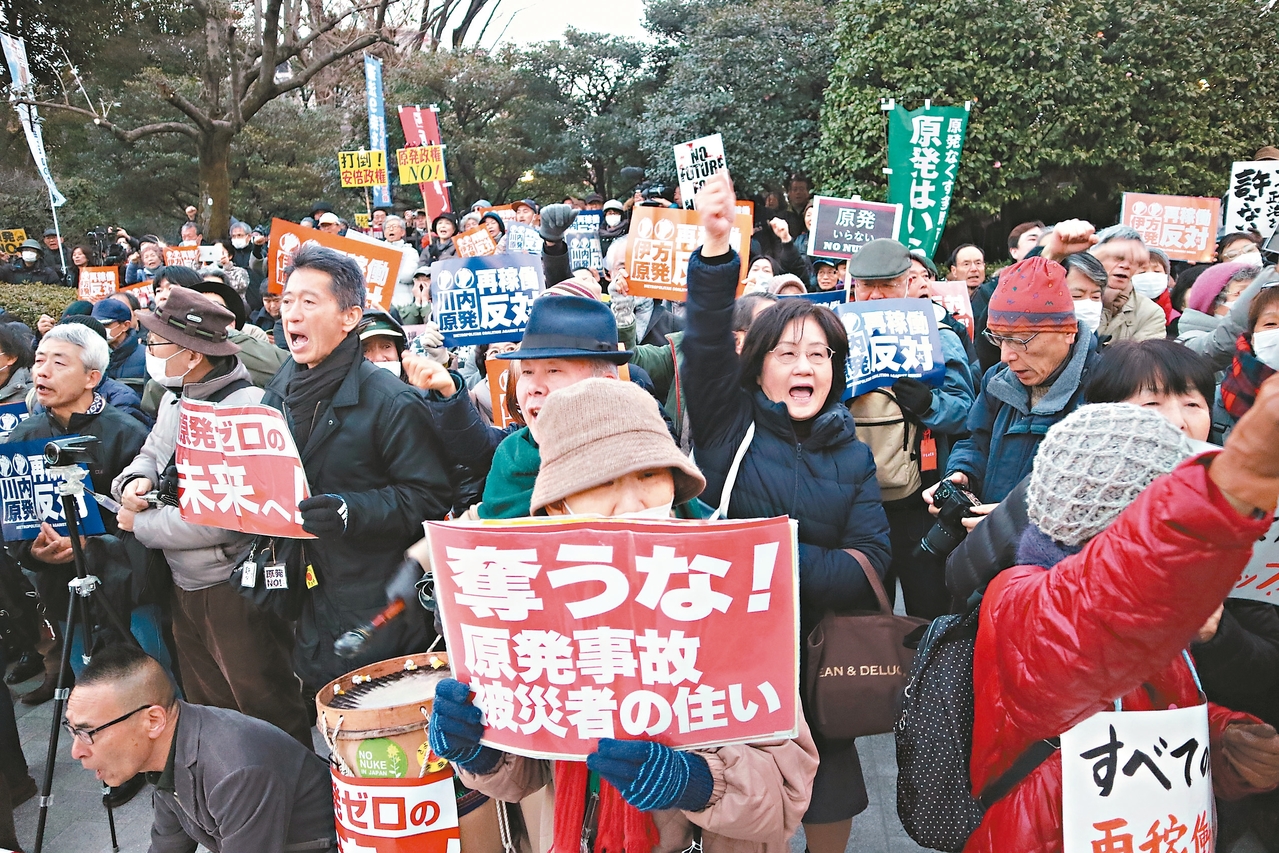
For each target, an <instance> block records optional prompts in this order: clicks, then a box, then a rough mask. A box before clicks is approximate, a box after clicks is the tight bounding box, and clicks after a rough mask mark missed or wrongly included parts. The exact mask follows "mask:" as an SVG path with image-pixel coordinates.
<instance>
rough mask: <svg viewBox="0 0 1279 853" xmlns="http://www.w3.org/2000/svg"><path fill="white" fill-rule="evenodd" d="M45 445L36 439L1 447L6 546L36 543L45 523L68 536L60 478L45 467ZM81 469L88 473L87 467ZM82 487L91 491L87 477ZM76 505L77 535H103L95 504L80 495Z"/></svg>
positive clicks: (0, 485) (0, 489) (0, 502)
mask: <svg viewBox="0 0 1279 853" xmlns="http://www.w3.org/2000/svg"><path fill="white" fill-rule="evenodd" d="M63 437H64V438H73V437H74V436H63ZM48 443H49V442H48V440H47V439H39V440H36V441H11V442H8V443H6V444H0V507H2V509H0V512H3V522H4V539H5V541H6V542H18V541H22V540H25V539H35V538H36V537H37V536H38V535H40V525H41V524H42V523H43V522H45V521H47V522H49V523H50V524H52V525H53V527H54V529H55V530H57V531H58V533H60V534H62V535H63V536H66V535H67V525H66V521H65V520H64V519H63V517H62V498H61V497H60V496H59V495H58V484H59V483H60V482H61V478H59V477H57V476H55V475H54V474H51V473H50V472H49V469H48V468H46V467H45V464H44V446H45V445H46V444H48ZM80 467H81V468H84V469H85V470H88V466H86V465H81V466H80ZM84 487H85V489H90V490H91V489H93V481H92V480H91V479H90V477H89V476H88V475H87V474H86V475H85V478H84ZM78 502H79V510H80V511H79V515H80V533H82V534H83V535H85V536H98V535H100V534H102V533H105V532H106V529H105V528H104V527H103V526H102V516H101V514H100V513H99V512H98V504H97V502H96V501H94V500H93V499H92V498H91V497H86V496H85V495H81V496H80V498H79V499H78Z"/></svg>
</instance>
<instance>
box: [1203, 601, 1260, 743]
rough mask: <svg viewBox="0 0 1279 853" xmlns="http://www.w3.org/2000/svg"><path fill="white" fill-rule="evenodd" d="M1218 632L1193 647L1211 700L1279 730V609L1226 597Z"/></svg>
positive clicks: (1205, 688) (1258, 602)
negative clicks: (1258, 719) (1258, 718)
mask: <svg viewBox="0 0 1279 853" xmlns="http://www.w3.org/2000/svg"><path fill="white" fill-rule="evenodd" d="M1225 607H1226V609H1225V612H1223V613H1222V614H1221V622H1220V623H1219V624H1218V626H1217V633H1216V634H1215V635H1213V638H1212V639H1211V640H1209V641H1208V642H1206V643H1198V642H1197V643H1194V644H1193V645H1192V646H1191V647H1190V651H1191V652H1192V653H1193V654H1194V656H1195V665H1196V666H1197V667H1198V668H1199V677H1200V678H1201V679H1203V685H1204V693H1206V694H1207V695H1208V701H1210V702H1216V703H1217V704H1218V705H1225V706H1226V707H1228V708H1230V709H1232V710H1235V711H1246V712H1247V713H1249V714H1255V715H1256V716H1258V717H1260V718H1261V719H1262V720H1265V721H1266V722H1267V723H1270V725H1272V726H1279V607H1276V606H1275V605H1273V604H1268V603H1266V602H1264V601H1246V600H1242V599H1237V598H1227V599H1226V604H1225Z"/></svg>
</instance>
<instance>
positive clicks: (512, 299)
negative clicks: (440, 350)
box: [431, 254, 544, 347]
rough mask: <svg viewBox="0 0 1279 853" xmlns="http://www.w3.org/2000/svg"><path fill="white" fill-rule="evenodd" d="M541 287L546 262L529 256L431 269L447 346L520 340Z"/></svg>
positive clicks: (443, 263) (452, 261)
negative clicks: (543, 262) (543, 267)
mask: <svg viewBox="0 0 1279 853" xmlns="http://www.w3.org/2000/svg"><path fill="white" fill-rule="evenodd" d="M543 284H544V283H543V281H542V262H541V261H540V260H538V259H537V258H535V257H533V256H531V255H511V254H501V255H485V256H483V257H478V258H445V259H443V260H439V261H436V262H435V263H434V264H432V265H431V304H432V307H433V309H434V314H433V319H434V320H435V322H436V323H437V324H439V327H440V331H441V332H442V333H443V334H444V345H445V346H450V347H456V346H467V345H470V344H490V343H494V342H496V341H518V340H519V339H520V338H522V337H524V325H525V324H526V323H527V322H528V312H529V309H530V308H532V307H533V300H534V299H536V298H537V297H538V294H540V293H541V292H542V287H543Z"/></svg>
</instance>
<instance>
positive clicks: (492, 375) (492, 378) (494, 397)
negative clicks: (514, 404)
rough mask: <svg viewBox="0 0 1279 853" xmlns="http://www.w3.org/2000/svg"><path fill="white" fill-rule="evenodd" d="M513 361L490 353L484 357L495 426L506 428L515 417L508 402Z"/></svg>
mask: <svg viewBox="0 0 1279 853" xmlns="http://www.w3.org/2000/svg"><path fill="white" fill-rule="evenodd" d="M513 364H516V362H513V361H506V360H504V359H500V358H498V357H497V356H496V355H495V354H493V353H489V354H488V356H487V357H486V358H485V359H484V375H485V376H487V377H488V385H489V401H490V402H491V403H492V405H493V426H495V427H497V428H498V429H506V428H507V427H508V426H510V425H511V424H512V423H513V422H514V421H515V418H513V417H511V410H510V407H509V406H507V403H506V391H507V388H508V387H509V386H510V384H511V370H510V368H511V366H512V365H513Z"/></svg>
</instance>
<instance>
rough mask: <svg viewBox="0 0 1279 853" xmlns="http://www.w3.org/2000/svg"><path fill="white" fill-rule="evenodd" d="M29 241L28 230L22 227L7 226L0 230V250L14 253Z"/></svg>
mask: <svg viewBox="0 0 1279 853" xmlns="http://www.w3.org/2000/svg"><path fill="white" fill-rule="evenodd" d="M26 241H27V232H26V230H25V229H22V228H6V229H5V230H3V231H0V251H3V252H9V253H11V254H12V253H13V252H16V251H18V247H19V246H21V245H22V244H23V243H25V242H26Z"/></svg>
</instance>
